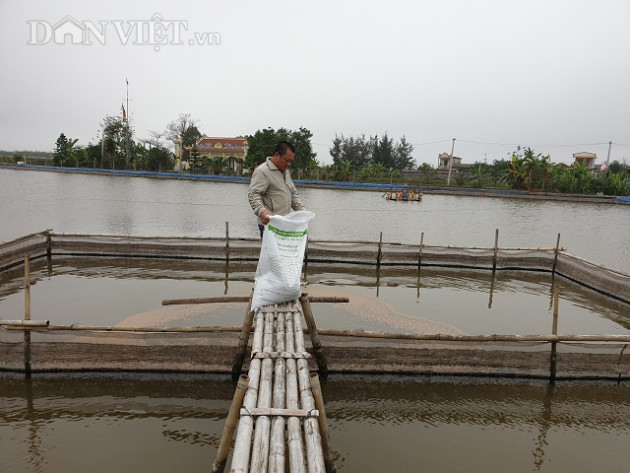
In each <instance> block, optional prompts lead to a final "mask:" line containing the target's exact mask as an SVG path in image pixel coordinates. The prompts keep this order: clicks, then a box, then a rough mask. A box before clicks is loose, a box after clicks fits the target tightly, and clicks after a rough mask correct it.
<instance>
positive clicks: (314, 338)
mask: <svg viewBox="0 0 630 473" xmlns="http://www.w3.org/2000/svg"><path fill="white" fill-rule="evenodd" d="M300 304H301V306H302V313H303V314H304V320H305V321H306V326H307V327H308V333H309V336H310V338H311V343H312V344H313V353H314V354H315V359H316V360H317V367H318V369H319V372H320V373H321V375H322V377H323V378H324V379H325V378H327V377H328V363H327V361H326V357H325V356H324V352H323V351H322V342H321V341H320V339H319V334H318V333H317V326H316V325H315V317H314V316H313V311H312V310H311V305H310V304H309V302H308V297H307V295H306V294H302V295H301V296H300Z"/></svg>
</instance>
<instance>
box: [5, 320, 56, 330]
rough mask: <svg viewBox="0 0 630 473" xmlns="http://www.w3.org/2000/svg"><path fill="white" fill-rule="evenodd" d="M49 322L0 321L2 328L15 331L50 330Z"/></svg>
mask: <svg viewBox="0 0 630 473" xmlns="http://www.w3.org/2000/svg"><path fill="white" fill-rule="evenodd" d="M49 325H50V322H49V321H48V320H0V327H6V328H7V329H14V330H27V329H38V328H48V327H49Z"/></svg>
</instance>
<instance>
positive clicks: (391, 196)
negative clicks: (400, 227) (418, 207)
mask: <svg viewBox="0 0 630 473" xmlns="http://www.w3.org/2000/svg"><path fill="white" fill-rule="evenodd" d="M423 195H424V194H423V193H422V192H420V191H415V190H413V189H399V190H393V189H392V190H391V191H387V192H385V193H384V194H383V197H384V198H385V200H394V201H400V202H421V201H422V196H423Z"/></svg>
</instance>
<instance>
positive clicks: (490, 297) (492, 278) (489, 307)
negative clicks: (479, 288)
mask: <svg viewBox="0 0 630 473" xmlns="http://www.w3.org/2000/svg"><path fill="white" fill-rule="evenodd" d="M496 276H497V272H496V271H495V270H493V271H492V276H491V279H490V296H489V297H488V309H492V296H493V294H494V280H495V279H496Z"/></svg>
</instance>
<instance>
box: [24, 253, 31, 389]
mask: <svg viewBox="0 0 630 473" xmlns="http://www.w3.org/2000/svg"><path fill="white" fill-rule="evenodd" d="M30 320H31V264H30V257H29V255H25V256H24V322H26V323H28V322H30ZM24 374H25V376H26V378H30V377H31V331H30V330H25V331H24Z"/></svg>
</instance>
